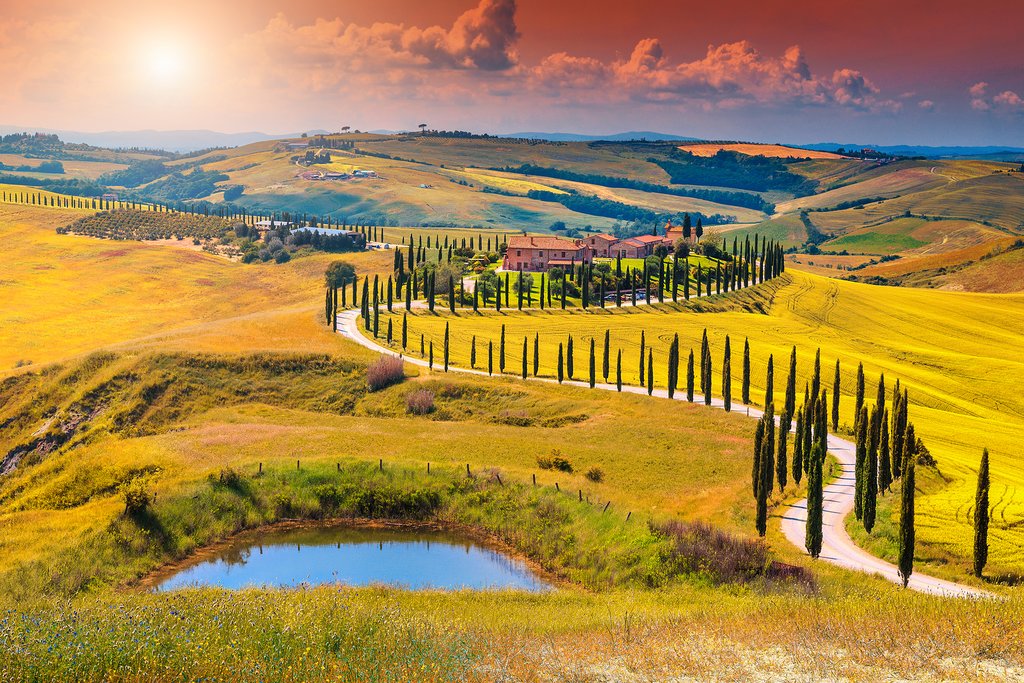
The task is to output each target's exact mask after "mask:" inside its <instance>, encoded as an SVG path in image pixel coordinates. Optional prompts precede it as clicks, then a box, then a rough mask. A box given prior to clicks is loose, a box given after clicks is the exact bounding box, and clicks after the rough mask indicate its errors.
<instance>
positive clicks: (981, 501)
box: [974, 448, 989, 578]
mask: <svg viewBox="0 0 1024 683" xmlns="http://www.w3.org/2000/svg"><path fill="white" fill-rule="evenodd" d="M988 487H989V481H988V449H987V448H986V449H985V450H984V451H982V453H981V467H979V468H978V490H977V491H976V492H975V494H974V575H975V576H977V577H978V578H981V574H982V572H983V571H985V564H987V563H988V516H989V510H988Z"/></svg>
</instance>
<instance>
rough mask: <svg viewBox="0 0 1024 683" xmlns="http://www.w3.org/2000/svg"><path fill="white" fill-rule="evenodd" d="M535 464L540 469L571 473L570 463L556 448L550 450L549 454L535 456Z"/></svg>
mask: <svg viewBox="0 0 1024 683" xmlns="http://www.w3.org/2000/svg"><path fill="white" fill-rule="evenodd" d="M537 466H538V467H540V468H541V469H542V470H558V471H559V472H568V473H570V474H572V463H571V462H569V461H568V460H566V459H565V458H563V457H562V452H561V451H560V450H558V449H557V448H553V449H552V450H551V455H550V456H546V455H540V456H537Z"/></svg>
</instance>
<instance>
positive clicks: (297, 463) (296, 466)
mask: <svg viewBox="0 0 1024 683" xmlns="http://www.w3.org/2000/svg"><path fill="white" fill-rule="evenodd" d="M295 469H297V470H299V469H302V468H301V467H299V461H298V460H296V461H295Z"/></svg>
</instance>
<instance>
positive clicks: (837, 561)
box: [337, 303, 996, 599]
mask: <svg viewBox="0 0 1024 683" xmlns="http://www.w3.org/2000/svg"><path fill="white" fill-rule="evenodd" d="M400 307H404V305H402V306H400ZM414 307H417V306H416V305H415V303H414ZM359 317H360V312H359V311H358V310H356V309H349V310H345V311H342V312H340V313H338V316H337V329H338V333H339V334H341V335H343V336H345V337H347V338H348V339H350V340H352V341H353V342H355V343H357V344H360V345H361V346H364V347H366V348H368V349H371V350H373V351H376V352H378V353H382V354H386V355H390V356H395V357H398V358H402V359H403V360H405V361H406V362H408V363H411V364H413V365H418V366H421V367H429V366H430V364H429V362H428V361H426V360H424V359H421V358H413V357H409V356H405V355H403V354H401V353H398V352H396V351H394V350H392V349H390V348H387V347H384V346H381V345H380V344H378V343H377V342H376V341H375V340H373V339H370V338H369V337H367V336H366V335H364V334H363V333H362V332H361V331H360V329H359ZM448 371H450V372H461V373H466V374H472V375H477V376H482V377H487V376H488V373H487V372H486V371H483V370H475V369H470V368H463V367H456V366H452V365H449V367H448ZM501 376H502V377H505V378H507V379H516V378H517V376H516V375H504V374H503V375H501ZM519 381H528V382H545V383H548V384H557V383H558V381H557V380H556V379H554V378H548V377H528V378H526V379H519ZM562 384H566V385H570V386H573V387H580V388H589V384H588V383H587V382H581V381H578V380H566V381H564V382H562ZM594 388H595V389H600V390H604V391H616V390H617V387H616V386H615V385H614V384H604V383H597V384H595V386H594ZM622 391H623V392H627V393H631V394H639V395H645V394H647V393H648V390H647V389H646V388H644V387H640V386H632V385H623V386H622ZM652 397H656V398H664V399H668V392H667V390H665V389H655V390H654V391H653V392H652ZM669 400H677V401H685V400H686V395H685V392H677V393H676V395H675V398H673V399H669ZM703 400H704V399H703V396H699V395H697V394H695V395H694V403H696V404H701V403H703ZM711 406H712V407H715V408H723V409H724V404H723V402H722V400H721V399H718V398H712V401H711ZM733 410H734V411H737V412H738V411H741V410H743V411H745V413H746V414H747V415H748V416H749V417H752V418H760V417H761V416H762V414H763V413H762V412H761V411H760V410H758V409H757V408H754V407H752V406H745V405H743V404H741V403H740V402H738V401H734V402H733ZM775 420H776V423H778V421H779V418H778V416H776V418H775ZM828 452H829V453H831V454H832V456H833V457H834V458H835V459H836V461H837V462H838V464H839V472H838V475H837V476H836V477H835V479H834V480H833V481H832V482H831V483H830V484H828V485H826V486H825V487H824V490H823V492H822V493H823V499H824V501H825V503H824V507H823V515H822V516H823V520H824V521H823V523H822V549H821V555H820V556H819V559H821V560H824V561H826V562H829V563H831V564H834V565H837V566H840V567H844V568H846V569H851V570H853V571H859V572H864V573H867V574H872V575H877V576H880V577H882V578H884V579H886V580H888V581H891V582H894V583H901V582H902V579H901V578H900V577H899V574H898V571H897V568H896V566H895V565H893V564H891V563H889V562H886V561H885V560H882V559H881V558H878V557H875V556H874V555H871V554H870V553H868V552H867V551H865V550H864V549H862V548H860V547H859V546H857V545H856V544H855V543H854V542H853V539H851V538H850V535H849V533H848V532H847V531H846V527H845V523H844V522H845V520H846V517H847V516H848V515H849V513H850V512H851V511H852V510H853V507H854V484H853V470H854V465H855V459H856V456H855V454H856V447H855V446H854V444H853V443H851V442H849V441H847V440H845V439H842V438H840V437H838V436H836V435H834V434H831V433H830V434H829V435H828ZM774 516H775V517H777V518H780V524H781V526H782V532H783V535H785V537H786V539H787V540H788V541H789V542H790V543H792V544H793V545H794V546H796V547H797V548H800V549H801V550H802V549H803V548H804V536H805V528H806V524H807V500H806V499H804V500H800V501H797V502H795V503H792V504H787V505H783V506H781V508H780V509H779V510H778V511H777V512H776V513H775V515H774ZM908 587H909V588H910V589H912V590H916V591H920V592H922V593H930V594H933V595H941V596H947V597H958V598H972V599H985V598H995V597H996V596H995V595H994V594H992V593H989V592H988V591H985V590H983V589H980V588H975V587H973V586H967V585H964V584H959V583H954V582H952V581H946V580H944V579H939V578H936V577H933V576H928V575H925V574H921V573H919V572H914V573H913V574H912V576H911V577H910V581H909V583H908Z"/></svg>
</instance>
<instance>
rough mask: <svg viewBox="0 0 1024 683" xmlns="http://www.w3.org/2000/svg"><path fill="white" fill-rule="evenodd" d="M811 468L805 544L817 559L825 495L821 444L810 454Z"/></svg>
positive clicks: (808, 478)
mask: <svg viewBox="0 0 1024 683" xmlns="http://www.w3.org/2000/svg"><path fill="white" fill-rule="evenodd" d="M808 460H809V461H810V470H809V472H808V474H807V530H806V532H805V536H804V539H805V540H804V545H805V546H806V547H807V552H808V553H809V554H810V556H811V557H813V558H815V559H817V558H818V556H819V555H820V554H821V540H822V534H821V528H822V512H823V509H822V508H823V502H824V500H823V499H824V496H823V491H822V464H823V463H824V460H825V455H824V454H823V453H822V452H821V446H819V445H818V444H815V445H814V448H813V449H812V450H811V452H810V455H809V456H808Z"/></svg>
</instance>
